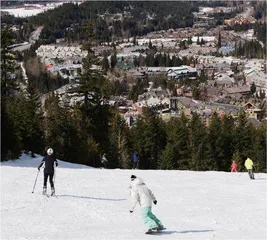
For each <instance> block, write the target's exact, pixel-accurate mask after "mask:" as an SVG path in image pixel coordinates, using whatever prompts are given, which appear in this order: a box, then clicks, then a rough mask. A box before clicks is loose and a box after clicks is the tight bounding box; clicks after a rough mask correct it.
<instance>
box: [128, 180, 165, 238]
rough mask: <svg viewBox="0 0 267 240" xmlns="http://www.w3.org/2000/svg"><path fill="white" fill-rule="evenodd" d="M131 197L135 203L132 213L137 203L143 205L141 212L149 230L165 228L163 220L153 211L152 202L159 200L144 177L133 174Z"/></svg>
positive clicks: (131, 209)
mask: <svg viewBox="0 0 267 240" xmlns="http://www.w3.org/2000/svg"><path fill="white" fill-rule="evenodd" d="M130 190H131V197H132V199H133V205H132V207H131V208H130V213H132V212H133V211H134V208H135V206H136V204H137V203H139V204H140V206H141V213H142V218H143V220H144V223H145V224H147V225H148V227H149V229H148V233H149V232H158V231H160V230H163V229H164V227H163V225H162V223H161V221H160V220H159V219H158V218H157V217H156V216H155V215H154V214H153V213H152V211H151V209H152V202H153V203H154V204H157V200H156V198H155V196H154V194H153V193H152V191H151V190H150V189H148V188H147V186H146V185H145V183H144V181H143V179H142V178H139V177H136V176H135V175H132V176H131V185H130Z"/></svg>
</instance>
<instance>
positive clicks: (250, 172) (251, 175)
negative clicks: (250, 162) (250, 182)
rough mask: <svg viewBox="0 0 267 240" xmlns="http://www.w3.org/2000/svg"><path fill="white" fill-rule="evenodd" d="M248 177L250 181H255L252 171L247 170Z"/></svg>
mask: <svg viewBox="0 0 267 240" xmlns="http://www.w3.org/2000/svg"><path fill="white" fill-rule="evenodd" d="M248 175H249V177H250V179H255V178H254V173H253V171H252V169H248Z"/></svg>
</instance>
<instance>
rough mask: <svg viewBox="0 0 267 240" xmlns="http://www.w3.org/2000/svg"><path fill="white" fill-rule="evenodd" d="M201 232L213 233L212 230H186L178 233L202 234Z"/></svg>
mask: <svg viewBox="0 0 267 240" xmlns="http://www.w3.org/2000/svg"><path fill="white" fill-rule="evenodd" d="M203 232H214V230H186V231H179V232H178V233H203Z"/></svg>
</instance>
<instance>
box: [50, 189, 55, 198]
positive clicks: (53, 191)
mask: <svg viewBox="0 0 267 240" xmlns="http://www.w3.org/2000/svg"><path fill="white" fill-rule="evenodd" d="M54 194H55V188H53V187H52V188H51V196H53V195H54Z"/></svg>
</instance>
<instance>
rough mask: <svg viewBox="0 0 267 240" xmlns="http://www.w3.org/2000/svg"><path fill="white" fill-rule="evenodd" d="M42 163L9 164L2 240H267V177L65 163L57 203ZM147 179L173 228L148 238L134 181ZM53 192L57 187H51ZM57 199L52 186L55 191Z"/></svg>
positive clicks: (4, 170) (4, 173) (157, 210)
mask: <svg viewBox="0 0 267 240" xmlns="http://www.w3.org/2000/svg"><path fill="white" fill-rule="evenodd" d="M41 159H42V157H40V156H38V157H36V158H30V157H29V156H27V155H23V156H22V157H21V158H20V160H17V161H8V162H3V163H1V188H0V190H1V228H0V229H1V230H0V231H1V237H0V238H1V239H2V240H6V239H10V240H17V239H20V240H26V239H27V240H28V239H34V240H38V239H47V240H53V239H65V240H66V239H73V240H80V239H82V240H93V239H95V240H96V239H98V240H143V239H144V240H148V239H149V240H150V239H164V240H165V239H175V240H176V239H183V240H185V239H193V240H209V239H216V240H222V239H225V240H231V239H236V240H237V239H238V240H242V239H247V240H253V239H261V240H266V239H267V228H266V226H267V225H266V223H267V215H266V214H267V211H266V210H267V191H266V190H267V185H266V183H267V174H265V173H257V174H255V178H256V179H255V180H250V179H249V177H248V174H247V173H245V172H244V173H242V174H241V175H240V173H226V172H192V171H163V170H157V171H156V170H155V171H154V170H120V169H115V170H108V169H94V168H90V167H87V166H83V165H77V164H71V163H66V162H63V161H59V167H58V168H57V169H56V179H55V188H56V195H57V196H56V197H46V196H43V195H42V194H41V191H42V181H43V175H42V171H41V172H40V174H39V176H38V179H37V184H36V188H35V192H34V193H32V190H33V185H34V181H35V178H36V176H37V173H38V171H37V167H38V165H39V164H40V162H41ZM131 174H136V175H137V176H140V177H142V178H143V179H144V181H145V183H146V184H147V186H148V187H149V188H150V189H151V190H152V191H153V192H154V194H155V196H156V198H157V200H158V204H157V205H154V206H153V212H154V214H155V215H156V216H158V218H159V219H160V220H161V221H162V223H163V224H164V226H165V227H166V228H167V229H166V230H165V231H163V232H162V234H161V235H160V236H151V235H145V234H144V233H145V231H146V230H147V227H146V226H145V224H144V223H143V222H142V219H141V214H140V207H139V206H137V207H136V209H135V211H134V212H133V213H129V207H130V205H131V201H130V199H129V192H128V186H129V184H130V175H131ZM48 186H49V185H48ZM48 189H49V192H50V186H49V188H48Z"/></svg>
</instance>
